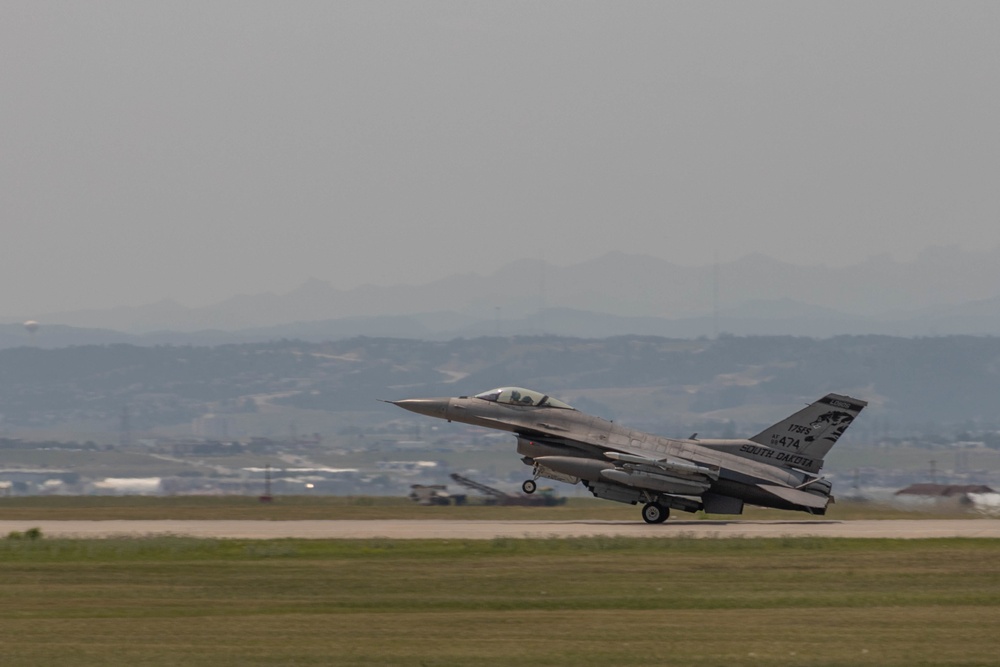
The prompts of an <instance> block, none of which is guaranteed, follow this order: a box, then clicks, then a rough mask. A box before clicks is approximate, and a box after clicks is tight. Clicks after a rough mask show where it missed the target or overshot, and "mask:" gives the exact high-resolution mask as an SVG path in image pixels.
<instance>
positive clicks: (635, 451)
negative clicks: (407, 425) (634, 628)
mask: <svg viewBox="0 0 1000 667" xmlns="http://www.w3.org/2000/svg"><path fill="white" fill-rule="evenodd" d="M389 402H390V403H393V404H394V405H398V406H399V407H401V408H405V409H407V410H410V411H411V412H416V413H418V414H422V415H427V416H429V417H438V418H440V419H447V420H448V421H449V422H451V421H456V422H462V423H464V424H474V425H476V426H485V427H486V428H494V429H499V430H502V431H510V432H512V433H513V434H515V435H516V436H517V452H518V454H521V456H522V457H523V458H522V459H521V460H522V461H524V463H526V464H527V465H530V466H532V471H533V474H532V479H529V480H527V481H526V482H524V484H523V485H522V487H521V488H522V489H523V491H524V492H525V493H533V492H534V491H535V489H536V488H537V486H536V483H535V480H537V479H538V478H539V477H545V478H547V479H553V480H556V481H559V482H566V483H568V484H578V483H581V482H582V483H583V484H584V485H585V486H586V487H587V488H588V489H589V490H590V492H591V493H593V494H594V495H595V496H597V497H598V498H606V499H607V500H614V501H617V502H622V503H630V504H632V505H635V504H637V503H643V508H642V518H643V520H644V521H646V523H662V522H663V521H665V520H666V519H667V517H668V516H670V510H671V509H677V510H682V511H685V512H696V511H698V510H705V511H706V512H708V513H711V514H742V513H743V504H744V503H749V504H751V505H758V506H761V507H774V508H778V509H785V510H798V511H802V512H809V513H810V514H825V513H826V507H827V504H828V503H829V502H830V500H831V495H830V491H831V489H832V485H831V484H830V482H829V481H828V480H826V479H825V478H824V477H821V476H820V475H819V470H820V468H821V467H822V466H823V457H824V456H826V453H827V452H828V451H830V448H831V447H833V446H834V444H836V442H837V439H838V438H839V437H840V436H841V435H843V433H844V431H845V430H847V427H848V426H850V425H851V422H853V421H854V419H855V418H856V417H857V416H858V413H860V412H861V410H862V409H864V407H865V406H866V405H867V403H866V402H865V401H861V400H858V399H856V398H851V397H849V396H840V395H838V394H828V395H827V396H824V397H823V398H821V399H819V400H818V401H816V402H815V403H812V404H811V405H809V406H808V407H806V408H804V409H802V410H799V411H798V412H796V413H795V414H793V415H792V416H791V417H788V418H787V419H785V420H783V421H780V422H778V423H777V424H775V425H773V426H770V427H768V428H766V429H764V430H763V431H761V432H760V433H758V434H757V435H755V436H753V437H752V438H750V439H749V440H709V439H698V438H697V437H696V435H693V436H691V437H690V438H687V439H684V440H675V439H673V438H664V437H661V436H658V435H653V434H651V433H643V432H642V431H633V430H631V429H629V428H627V427H624V426H619V425H618V424H614V423H612V422H609V421H606V420H604V419H601V418H600V417H594V416H592V415H588V414H585V413H583V412H580V411H579V410H576V409H575V408H573V407H571V406H569V405H567V404H566V403H563V402H562V401H560V400H557V399H555V398H552V397H551V396H549V395H548V394H543V393H541V392H537V391H531V390H530V389H522V388H521V387H502V388H500V389H493V390H491V391H486V392H483V393H481V394H477V395H475V396H471V397H470V396H459V397H458V398H409V399H404V400H400V401H389Z"/></svg>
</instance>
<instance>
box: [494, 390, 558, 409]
mask: <svg viewBox="0 0 1000 667" xmlns="http://www.w3.org/2000/svg"><path fill="white" fill-rule="evenodd" d="M476 398H481V399H483V400H484V401H490V402H494V403H506V404H507V405H531V406H534V407H536V408H562V409H563V410H575V409H576V408H574V407H572V406H570V405H567V404H565V403H563V402H562V401H560V400H559V399H556V398H552V397H551V396H549V395H548V394H543V393H542V392H540V391H532V390H531V389H524V388H523V387H500V388H499V389H490V390H489V391H484V392H483V393H481V394H476Z"/></svg>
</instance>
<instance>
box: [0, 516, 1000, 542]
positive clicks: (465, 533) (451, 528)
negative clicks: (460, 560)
mask: <svg viewBox="0 0 1000 667" xmlns="http://www.w3.org/2000/svg"><path fill="white" fill-rule="evenodd" d="M29 528H39V529H40V530H41V531H42V535H43V536H44V537H52V538H56V537H64V538H108V537H146V536H162V535H177V536H187V537H202V538H224V539H252V540H258V539H259V540H265V539H267V540H271V539H282V538H302V539H336V540H343V539H376V538H387V539H399V540H412V539H445V540H458V539H464V540H490V539H496V538H510V539H538V538H571V537H597V536H605V537H651V538H655V537H659V538H663V537H695V538H709V539H711V538H716V539H718V538H749V537H854V538H905V539H919V538H940V537H979V538H983V537H986V538H1000V520H998V519H957V520H934V519H931V520H893V521H867V520H866V521H823V520H820V521H816V520H807V521H667V522H666V523H664V524H660V525H647V524H645V523H642V522H636V521H458V520H455V521H448V520H382V521H235V520H234V521H9V520H4V521H0V538H2V537H3V536H6V535H8V534H9V533H11V532H12V531H21V532H23V531H25V530H28V529H29Z"/></svg>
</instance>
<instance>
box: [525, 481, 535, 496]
mask: <svg viewBox="0 0 1000 667" xmlns="http://www.w3.org/2000/svg"><path fill="white" fill-rule="evenodd" d="M521 490H522V491H524V492H525V493H527V494H528V495H529V496H530V495H531V494H532V493H534V492H535V491H536V490H538V484H536V483H535V480H533V479H526V480H524V484H522V485H521Z"/></svg>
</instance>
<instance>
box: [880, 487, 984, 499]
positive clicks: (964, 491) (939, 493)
mask: <svg viewBox="0 0 1000 667" xmlns="http://www.w3.org/2000/svg"><path fill="white" fill-rule="evenodd" d="M970 493H996V492H995V491H994V490H993V489H991V488H990V487H988V486H986V485H985V484H911V485H909V486H908V487H906V488H905V489H900V490H899V491H897V492H896V495H897V496H919V497H921V498H958V499H959V500H962V501H967V500H968V499H969V494H970Z"/></svg>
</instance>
